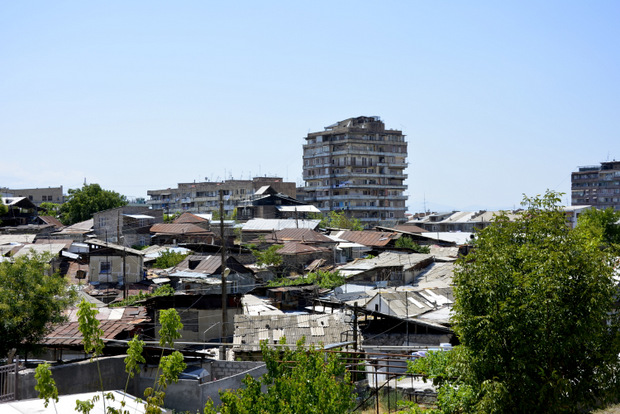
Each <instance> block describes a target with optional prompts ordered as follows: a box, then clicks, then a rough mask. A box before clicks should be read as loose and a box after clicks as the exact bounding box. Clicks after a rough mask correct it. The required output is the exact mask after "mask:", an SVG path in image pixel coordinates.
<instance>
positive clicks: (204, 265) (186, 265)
mask: <svg viewBox="0 0 620 414" xmlns="http://www.w3.org/2000/svg"><path fill="white" fill-rule="evenodd" d="M191 262H198V264H197V265H196V266H195V267H194V268H193V269H192V268H191V267H190V264H191ZM226 264H227V266H228V267H229V268H233V267H234V268H236V269H238V270H242V269H243V270H247V273H251V270H250V269H248V268H246V267H245V266H243V265H242V264H241V263H239V261H238V260H237V259H235V258H234V257H232V256H229V257H227V258H226ZM221 266H222V256H221V255H219V254H218V255H210V256H203V255H197V254H191V255H189V256H187V257H186V258H185V259H183V261H182V262H180V263H179V264H178V265H177V266H176V267H175V271H183V270H189V271H192V272H194V273H204V274H206V275H213V274H219V271H220V268H221Z"/></svg>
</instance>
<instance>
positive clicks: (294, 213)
mask: <svg viewBox="0 0 620 414" xmlns="http://www.w3.org/2000/svg"><path fill="white" fill-rule="evenodd" d="M316 213H319V214H320V213H321V211H320V210H319V209H318V208H316V207H315V206H313V205H311V204H305V203H304V202H302V201H299V200H296V199H295V198H293V197H291V196H289V195H286V194H282V193H278V192H277V191H276V190H275V189H274V188H273V187H271V186H269V185H267V186H263V187H261V188H259V189H258V190H257V191H256V193H254V194H253V195H252V196H251V197H250V198H249V199H247V200H246V201H244V202H243V203H242V204H241V205H240V206H238V207H237V218H238V219H240V220H250V219H253V218H263V219H286V218H291V219H305V218H308V216H309V215H310V214H316Z"/></svg>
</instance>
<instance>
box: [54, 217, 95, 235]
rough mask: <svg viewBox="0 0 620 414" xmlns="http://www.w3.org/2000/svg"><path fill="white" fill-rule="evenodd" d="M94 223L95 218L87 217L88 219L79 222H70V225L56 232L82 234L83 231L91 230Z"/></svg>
mask: <svg viewBox="0 0 620 414" xmlns="http://www.w3.org/2000/svg"><path fill="white" fill-rule="evenodd" d="M94 225H95V220H94V219H88V220H84V221H80V222H79V223H75V224H72V225H71V226H67V227H65V228H64V229H62V230H60V231H59V232H57V233H59V234H84V233H88V232H91V231H93V227H94ZM57 233H55V234H57Z"/></svg>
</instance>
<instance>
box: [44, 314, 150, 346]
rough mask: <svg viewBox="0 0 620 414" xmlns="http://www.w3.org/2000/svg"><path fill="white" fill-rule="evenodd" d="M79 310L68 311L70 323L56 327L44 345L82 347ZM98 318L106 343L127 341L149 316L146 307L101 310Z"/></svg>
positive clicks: (46, 338)
mask: <svg viewBox="0 0 620 414" xmlns="http://www.w3.org/2000/svg"><path fill="white" fill-rule="evenodd" d="M77 311H78V309H77V308H75V307H74V308H71V309H69V310H67V311H66V312H65V313H66V316H67V318H68V321H67V322H66V323H63V324H58V325H55V326H54V327H53V328H52V331H51V332H50V333H49V334H48V335H46V337H45V338H43V340H42V341H41V344H42V345H47V346H53V345H80V344H81V343H82V333H81V332H80V330H79V323H78V317H77ZM98 311H99V313H98V314H97V316H96V318H97V320H98V321H99V328H100V329H101V330H102V331H103V335H102V338H101V339H103V341H104V342H108V341H109V340H110V339H125V338H128V336H129V334H130V333H131V332H132V331H134V330H135V329H136V328H137V325H138V324H141V323H144V322H147V321H148V320H149V319H148V316H147V313H146V308H144V307H127V308H99V309H98Z"/></svg>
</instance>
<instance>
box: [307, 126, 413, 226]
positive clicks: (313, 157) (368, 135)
mask: <svg viewBox="0 0 620 414" xmlns="http://www.w3.org/2000/svg"><path fill="white" fill-rule="evenodd" d="M305 139H306V144H305V145H304V146H303V177H304V181H305V184H306V185H305V192H306V194H305V196H304V201H306V202H310V203H312V204H314V205H315V206H316V207H318V208H319V209H320V210H321V211H322V212H329V211H344V212H346V213H347V215H350V216H351V217H353V218H356V219H359V220H360V221H362V222H363V223H366V224H370V223H379V222H386V223H387V222H392V223H394V222H402V221H404V220H405V211H406V210H407V208H406V202H407V195H405V190H406V189H407V185H405V183H404V181H405V179H406V178H407V175H406V174H405V169H406V168H407V142H406V141H405V135H403V133H402V131H399V130H394V129H385V124H384V123H383V122H382V121H381V119H380V118H379V117H367V116H360V117H357V118H349V119H345V120H344V121H340V122H337V123H335V124H333V125H330V126H328V127H325V131H321V132H311V133H309V134H308V136H307V137H306V138H305Z"/></svg>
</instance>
